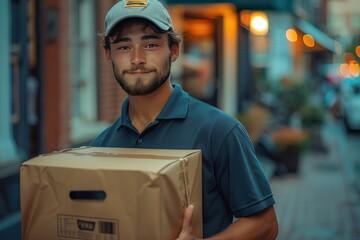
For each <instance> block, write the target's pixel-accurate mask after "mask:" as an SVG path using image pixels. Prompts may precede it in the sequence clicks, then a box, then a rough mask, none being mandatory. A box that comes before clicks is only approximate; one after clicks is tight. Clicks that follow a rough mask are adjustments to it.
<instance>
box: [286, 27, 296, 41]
mask: <svg viewBox="0 0 360 240" xmlns="http://www.w3.org/2000/svg"><path fill="white" fill-rule="evenodd" d="M286 38H287V40H289V41H290V42H296V41H297V40H298V35H297V32H296V31H295V29H293V28H290V29H288V30H287V31H286Z"/></svg>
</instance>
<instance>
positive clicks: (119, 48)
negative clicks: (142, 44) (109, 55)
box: [116, 45, 131, 51]
mask: <svg viewBox="0 0 360 240" xmlns="http://www.w3.org/2000/svg"><path fill="white" fill-rule="evenodd" d="M116 49H118V50H120V51H129V50H130V49H131V48H130V47H129V46H127V45H125V46H119V47H117V48H116Z"/></svg>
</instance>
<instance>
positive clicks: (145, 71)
mask: <svg viewBox="0 0 360 240" xmlns="http://www.w3.org/2000/svg"><path fill="white" fill-rule="evenodd" d="M150 72H151V71H150V70H143V69H140V70H129V71H126V73H128V74H133V75H138V74H146V73H150Z"/></svg>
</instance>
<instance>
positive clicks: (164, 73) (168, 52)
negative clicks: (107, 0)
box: [107, 23, 178, 96]
mask: <svg viewBox="0 0 360 240" xmlns="http://www.w3.org/2000/svg"><path fill="white" fill-rule="evenodd" d="M119 34H120V38H117V40H119V41H116V43H111V44H110V51H108V52H107V55H108V57H109V58H110V59H111V61H112V65H113V69H114V75H115V78H116V80H117V81H118V83H119V84H120V86H121V87H122V88H123V89H124V91H125V92H127V93H128V94H129V95H131V96H142V95H147V94H150V93H152V92H153V91H155V90H156V89H157V88H159V87H160V86H161V85H162V84H163V83H164V82H166V81H167V80H168V79H169V75H170V68H171V62H172V61H175V60H176V58H177V53H178V46H175V47H172V49H170V48H169V44H168V35H167V34H157V33H155V32H154V30H153V29H152V28H150V27H145V25H143V24H141V23H133V24H131V25H128V26H126V27H125V28H123V29H122V30H121V31H120V33H119Z"/></svg>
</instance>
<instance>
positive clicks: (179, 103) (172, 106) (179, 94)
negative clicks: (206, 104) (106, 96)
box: [116, 84, 189, 129]
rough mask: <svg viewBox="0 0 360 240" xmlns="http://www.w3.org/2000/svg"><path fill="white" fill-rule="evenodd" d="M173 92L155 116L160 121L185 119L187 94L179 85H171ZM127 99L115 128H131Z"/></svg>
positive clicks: (187, 101)
mask: <svg viewBox="0 0 360 240" xmlns="http://www.w3.org/2000/svg"><path fill="white" fill-rule="evenodd" d="M173 87H174V90H173V92H172V93H171V95H170V98H169V100H168V101H167V103H166V104H165V106H164V108H163V109H162V110H161V112H160V114H159V115H158V116H157V118H156V119H157V120H160V119H185V118H186V115H187V113H188V109H189V94H187V93H186V92H185V91H183V89H182V88H181V86H180V85H179V84H173ZM128 109H129V99H128V98H127V97H126V98H125V100H124V102H123V105H122V108H121V116H120V118H119V121H118V124H117V128H116V129H119V128H120V127H121V126H123V125H124V126H131V121H130V118H129V115H128Z"/></svg>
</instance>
